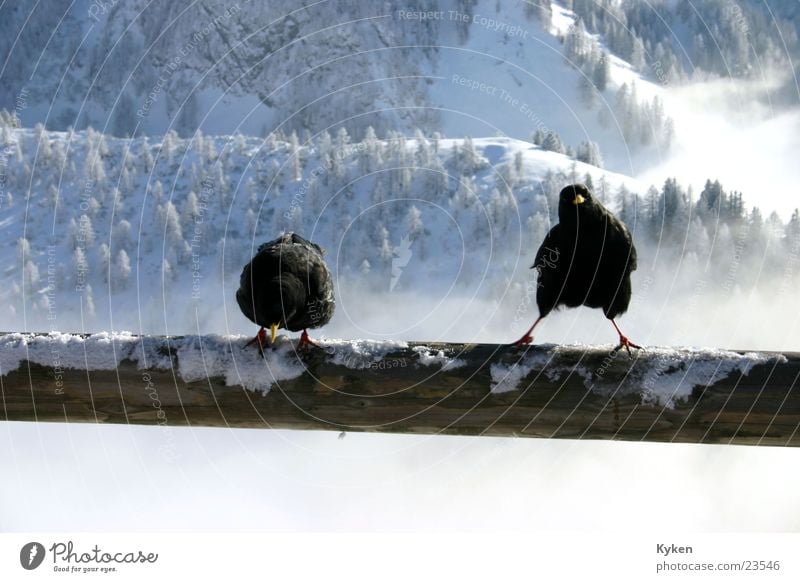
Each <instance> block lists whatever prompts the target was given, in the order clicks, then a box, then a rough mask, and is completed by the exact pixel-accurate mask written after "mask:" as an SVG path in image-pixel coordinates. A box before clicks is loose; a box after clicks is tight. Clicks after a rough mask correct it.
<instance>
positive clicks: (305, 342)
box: [297, 330, 322, 350]
mask: <svg viewBox="0 0 800 582" xmlns="http://www.w3.org/2000/svg"><path fill="white" fill-rule="evenodd" d="M309 346H314V347H315V348H319V349H322V348H321V347H320V346H319V345H318V344H315V343H314V342H312V341H311V338H310V337H308V332H307V331H306V330H303V334H302V335H301V336H300V343H298V344H297V349H298V350H301V349H302V350H307V349H308V348H309Z"/></svg>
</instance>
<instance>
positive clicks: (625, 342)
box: [614, 334, 642, 357]
mask: <svg viewBox="0 0 800 582" xmlns="http://www.w3.org/2000/svg"><path fill="white" fill-rule="evenodd" d="M620 348H625V349H626V350H627V352H628V355H629V356H631V357H632V356H633V354H632V353H631V348H634V349H637V350H641V349H642V346H640V345H637V344H635V343H633V342H632V341H631V340H629V339H628V338H627V337H625V336H624V335H622V334H620V336H619V345H618V346H617V347H615V348H614V353H617V352H618V351H619V350H620Z"/></svg>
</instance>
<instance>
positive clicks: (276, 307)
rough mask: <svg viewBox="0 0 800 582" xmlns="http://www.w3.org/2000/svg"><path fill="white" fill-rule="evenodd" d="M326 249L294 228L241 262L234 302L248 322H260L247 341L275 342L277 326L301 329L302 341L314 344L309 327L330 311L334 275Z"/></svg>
mask: <svg viewBox="0 0 800 582" xmlns="http://www.w3.org/2000/svg"><path fill="white" fill-rule="evenodd" d="M324 252H325V251H324V250H323V249H322V247H320V246H319V245H316V244H314V243H312V242H310V241H307V240H306V239H304V238H303V237H301V236H300V235H298V234H295V233H293V232H288V233H286V234H283V235H281V236H279V237H278V238H276V239H275V240H272V241H269V242H267V243H264V244H262V245H261V246H260V247H258V251H257V252H256V255H255V256H254V257H253V259H252V260H251V261H250V262H249V263H248V264H247V265H245V267H244V269H243V270H242V275H241V278H240V281H239V290H238V291H237V292H236V302H237V303H238V304H239V308H240V309H241V310H242V313H243V314H244V315H245V317H247V318H248V319H249V320H250V321H252V322H253V323H255V324H256V325H258V326H260V327H261V329H260V330H259V332H258V335H256V337H255V338H254V339H253V341H252V342H251V343H255V342H258V345H259V348H261V349H263V347H264V346H265V345H266V341H267V336H266V330H267V329H269V330H270V344H274V343H275V336H276V334H277V331H278V329H280V328H283V329H287V330H289V331H301V330H302V332H303V334H302V336H301V337H300V346H299V347H307V346H309V345H316V344H314V342H312V341H311V340H310V339H309V337H308V332H307V330H308V329H311V328H317V327H322V326H323V325H325V324H326V323H328V322H329V321H330V320H331V317H332V316H333V310H334V306H335V303H334V299H333V280H332V277H331V273H330V271H329V270H328V266H327V265H326V264H325V260H324V259H323V254H324Z"/></svg>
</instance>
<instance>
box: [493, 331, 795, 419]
mask: <svg viewBox="0 0 800 582" xmlns="http://www.w3.org/2000/svg"><path fill="white" fill-rule="evenodd" d="M613 348H614V346H613V345H608V346H586V345H570V346H548V347H547V348H546V351H537V352H535V353H532V354H530V355H527V356H525V357H523V358H522V359H520V361H519V362H517V363H513V364H500V363H498V364H492V365H491V368H490V373H491V379H492V383H491V391H492V392H493V393H495V394H501V393H504V392H510V391H512V390H520V389H521V388H524V387H525V386H523V385H522V381H523V380H525V379H526V378H528V377H529V376H531V374H533V373H534V372H535V373H537V374H543V375H544V376H545V377H546V378H547V379H548V380H549V381H550V382H558V381H560V380H562V379H565V378H566V377H567V376H568V375H570V374H572V375H577V376H579V377H581V378H583V381H584V385H585V386H586V387H587V388H588V389H590V390H595V391H598V392H602V393H606V394H608V393H615V394H619V395H624V394H630V393H635V394H639V395H641V398H642V403H643V404H649V405H653V406H664V407H668V408H673V407H674V406H675V404H676V403H678V402H680V401H683V400H686V399H687V398H688V397H689V396H690V395H691V394H692V391H693V390H694V389H695V388H696V387H700V386H711V385H713V384H715V383H716V382H718V381H720V380H722V379H725V378H728V377H730V376H731V375H732V374H742V375H745V376H746V375H747V374H748V373H749V372H750V370H751V369H752V367H753V366H754V365H757V364H767V363H770V362H773V363H780V362H785V361H786V357H785V356H783V355H782V354H769V353H763V352H747V353H744V354H740V353H738V352H733V351H729V350H722V349H712V348H686V347H682V348H666V347H650V346H648V347H647V348H646V351H642V352H639V351H636V352H635V353H634V357H635V361H633V365H632V366H629V364H628V358H629V356H628V354H627V353H626V352H625V351H624V350H620V351H619V352H617V353H616V355H612V349H613ZM575 350H577V351H578V353H581V354H582V358H586V357H589V358H591V360H592V361H593V362H598V361H599V362H600V364H599V365H598V366H597V367H595V368H593V367H590V366H587V365H586V364H576V365H572V364H569V365H567V364H558V365H554V364H553V363H552V362H559V361H561V359H562V357H561V356H559V352H562V354H563V352H565V351H575ZM612 366H617V367H619V366H624V367H626V368H629V370H627V371H626V374H625V375H624V377H623V378H622V379H621V380H620V382H619V383H618V384H617V383H612V382H610V381H609V380H607V379H606V373H607V370H608V368H610V367H612ZM613 377H614V378H615V379H620V378H621V375H620V374H614V375H613ZM531 380H533V377H531Z"/></svg>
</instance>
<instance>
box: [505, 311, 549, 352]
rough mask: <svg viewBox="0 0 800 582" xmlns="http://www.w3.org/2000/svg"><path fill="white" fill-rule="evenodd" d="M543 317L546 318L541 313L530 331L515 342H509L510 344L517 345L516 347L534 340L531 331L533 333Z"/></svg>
mask: <svg viewBox="0 0 800 582" xmlns="http://www.w3.org/2000/svg"><path fill="white" fill-rule="evenodd" d="M542 319H544V318H543V317H542V316H541V315H540V316H539V317H538V318H537V319H536V321H534V322H533V325H532V326H531V328H530V329H529V330H528V331H526V332H525V335H523V336H522V337H521V338H519V339H518V340H517V341H515V342H514V343H513V344H509V345H512V346H515V347H521V346H527V345H528V344H530V343H531V342H532V341H533V336H532V335H531V333H533V330H534V328H535V327H536V326H537V325H538V324H539V322H540V321H542Z"/></svg>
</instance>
